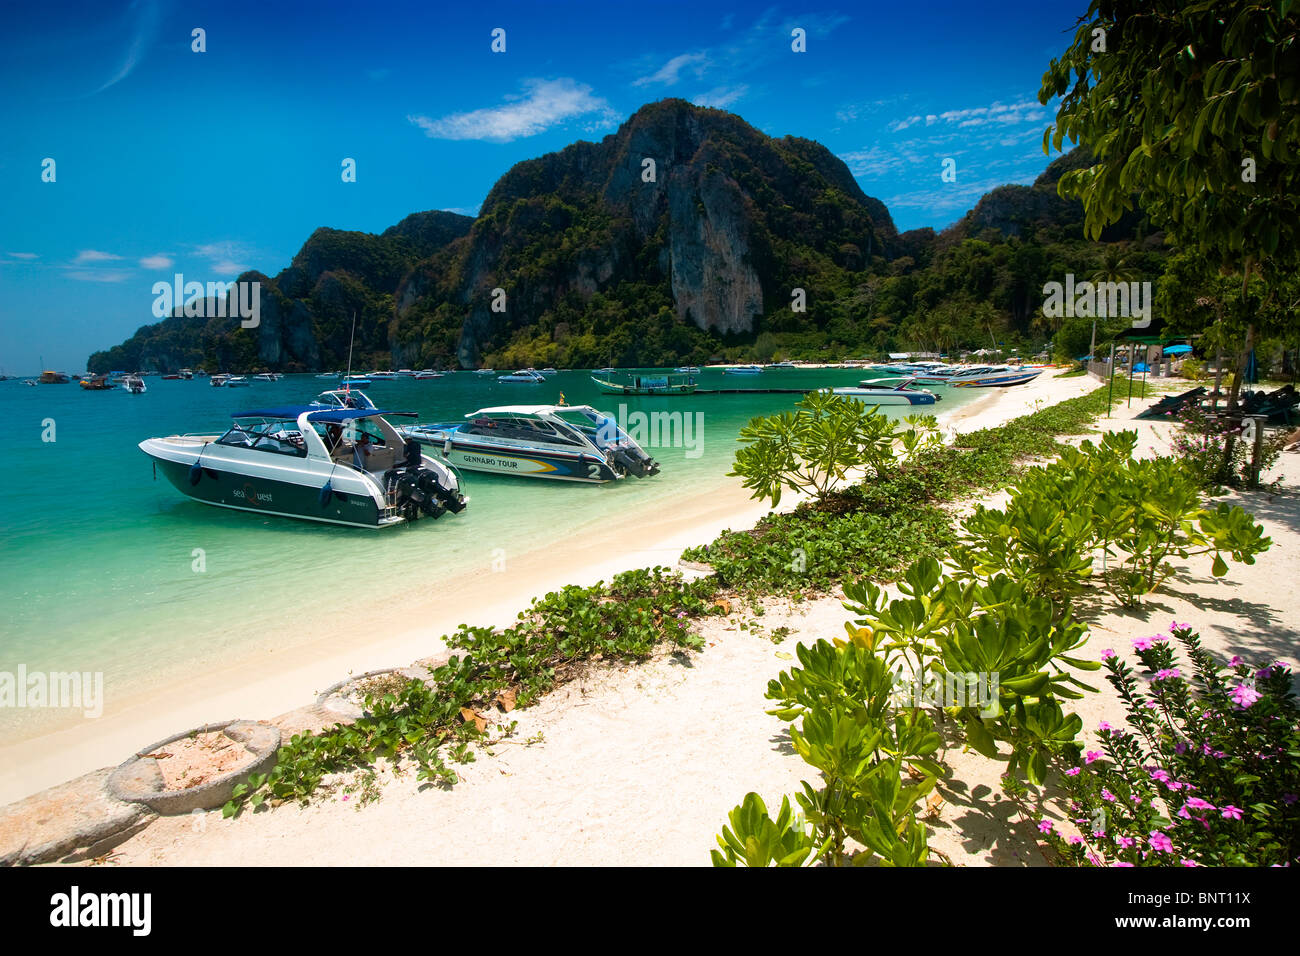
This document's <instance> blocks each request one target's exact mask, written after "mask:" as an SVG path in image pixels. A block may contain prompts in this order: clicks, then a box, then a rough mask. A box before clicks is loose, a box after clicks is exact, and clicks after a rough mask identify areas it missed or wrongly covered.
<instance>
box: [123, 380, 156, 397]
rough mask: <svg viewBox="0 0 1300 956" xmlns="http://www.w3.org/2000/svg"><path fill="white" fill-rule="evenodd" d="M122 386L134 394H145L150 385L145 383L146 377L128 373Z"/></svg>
mask: <svg viewBox="0 0 1300 956" xmlns="http://www.w3.org/2000/svg"><path fill="white" fill-rule="evenodd" d="M122 388H124V389H126V390H127V391H128V392H130V393H131V394H132V395H143V394H144V393H145V392H147V391H149V389H148V387H147V386H146V385H145V384H144V379H142V378H141V377H140V376H139V375H128V376H127V377H126V378H124V379H123V380H122Z"/></svg>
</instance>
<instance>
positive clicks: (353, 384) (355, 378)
mask: <svg viewBox="0 0 1300 956" xmlns="http://www.w3.org/2000/svg"><path fill="white" fill-rule="evenodd" d="M339 384H340V385H342V386H343V387H344V388H365V387H366V386H368V385H370V384H372V383H371V381H370V379H369V378H367V377H365V376H364V375H345V376H343V379H342V381H340V382H339Z"/></svg>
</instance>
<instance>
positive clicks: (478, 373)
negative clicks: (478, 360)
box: [474, 368, 497, 375]
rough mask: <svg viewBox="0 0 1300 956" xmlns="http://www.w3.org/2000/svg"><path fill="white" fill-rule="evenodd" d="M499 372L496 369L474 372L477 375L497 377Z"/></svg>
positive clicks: (479, 369) (481, 369) (482, 369)
mask: <svg viewBox="0 0 1300 956" xmlns="http://www.w3.org/2000/svg"><path fill="white" fill-rule="evenodd" d="M496 373H497V370H496V369H494V368H477V369H475V370H474V374H475V375H495V374H496Z"/></svg>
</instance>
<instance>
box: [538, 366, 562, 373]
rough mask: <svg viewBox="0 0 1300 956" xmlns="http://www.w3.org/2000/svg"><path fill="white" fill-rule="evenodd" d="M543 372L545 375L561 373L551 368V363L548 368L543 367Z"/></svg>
mask: <svg viewBox="0 0 1300 956" xmlns="http://www.w3.org/2000/svg"><path fill="white" fill-rule="evenodd" d="M541 373H542V374H543V375H559V374H560V373H559V372H558V371H557V370H555V369H553V368H551V367H550V366H549V365H548V366H547V367H546V368H544V369H542V370H541Z"/></svg>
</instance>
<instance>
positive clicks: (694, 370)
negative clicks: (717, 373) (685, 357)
mask: <svg viewBox="0 0 1300 956" xmlns="http://www.w3.org/2000/svg"><path fill="white" fill-rule="evenodd" d="M673 371H674V372H684V373H685V374H687V375H698V374H699V372H700V368H699V366H698V365H679V366H678V367H677V368H675V369H673Z"/></svg>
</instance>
